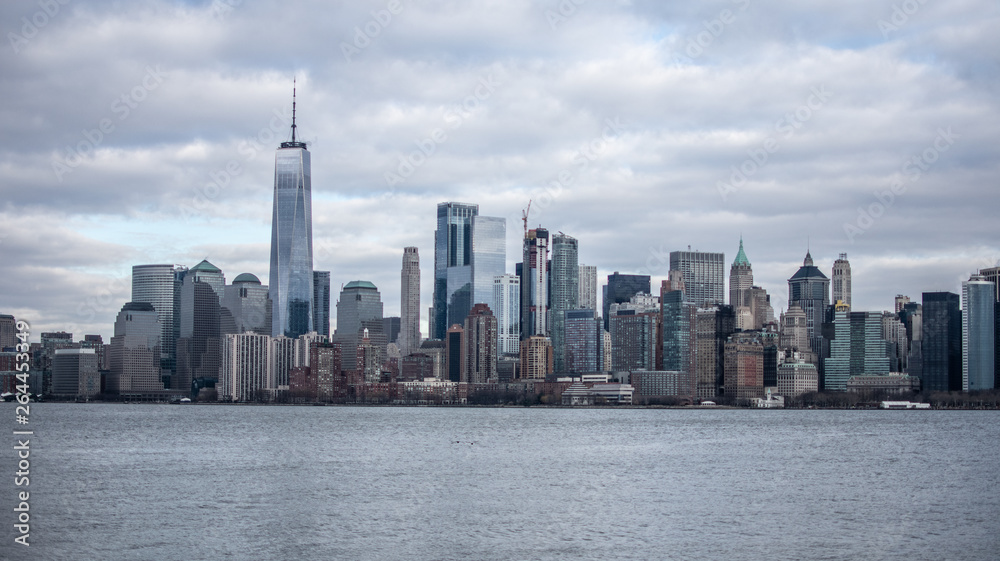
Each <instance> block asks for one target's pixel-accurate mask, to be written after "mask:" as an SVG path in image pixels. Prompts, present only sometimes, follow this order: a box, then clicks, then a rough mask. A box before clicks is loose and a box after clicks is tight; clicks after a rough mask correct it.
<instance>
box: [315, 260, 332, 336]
mask: <svg viewBox="0 0 1000 561" xmlns="http://www.w3.org/2000/svg"><path fill="white" fill-rule="evenodd" d="M313 331H315V332H316V333H319V334H320V335H322V336H324V337H330V271H313Z"/></svg>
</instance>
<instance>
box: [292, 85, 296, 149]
mask: <svg viewBox="0 0 1000 561" xmlns="http://www.w3.org/2000/svg"><path fill="white" fill-rule="evenodd" d="M292 142H295V77H292Z"/></svg>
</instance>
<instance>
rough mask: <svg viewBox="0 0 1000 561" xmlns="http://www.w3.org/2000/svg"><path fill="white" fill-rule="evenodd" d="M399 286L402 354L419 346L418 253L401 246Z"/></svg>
mask: <svg viewBox="0 0 1000 561" xmlns="http://www.w3.org/2000/svg"><path fill="white" fill-rule="evenodd" d="M399 284H400V286H399V350H400V353H401V354H402V355H403V356H406V355H408V354H411V353H414V352H416V351H417V349H419V348H420V253H419V252H418V251H417V248H415V247H412V246H411V247H405V248H403V269H402V271H401V272H400V283H399Z"/></svg>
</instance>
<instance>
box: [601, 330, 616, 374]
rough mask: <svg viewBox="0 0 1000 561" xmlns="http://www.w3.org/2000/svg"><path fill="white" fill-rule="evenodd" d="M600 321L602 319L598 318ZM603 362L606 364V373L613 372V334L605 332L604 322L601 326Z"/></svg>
mask: <svg viewBox="0 0 1000 561" xmlns="http://www.w3.org/2000/svg"><path fill="white" fill-rule="evenodd" d="M598 320H600V318H598ZM601 354H602V355H603V356H602V357H601V360H602V361H603V362H604V366H603V368H601V370H604V371H605V372H610V371H611V362H612V359H613V358H614V357H612V356H611V334H610V333H608V332H607V331H605V330H604V325H603V322H602V324H601Z"/></svg>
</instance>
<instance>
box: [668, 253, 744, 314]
mask: <svg viewBox="0 0 1000 561" xmlns="http://www.w3.org/2000/svg"><path fill="white" fill-rule="evenodd" d="M744 258H746V255H744ZM725 260H726V256H725V254H724V253H710V252H704V251H690V250H688V251H671V252H670V270H671V271H680V272H681V273H682V274H683V275H684V298H685V300H684V301H685V302H689V303H691V304H694V305H695V307H698V308H706V307H710V306H714V305H716V304H724V303H725V296H724V291H725V283H726V277H725V272H724V270H725ZM747 266H748V267H749V262H747Z"/></svg>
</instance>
